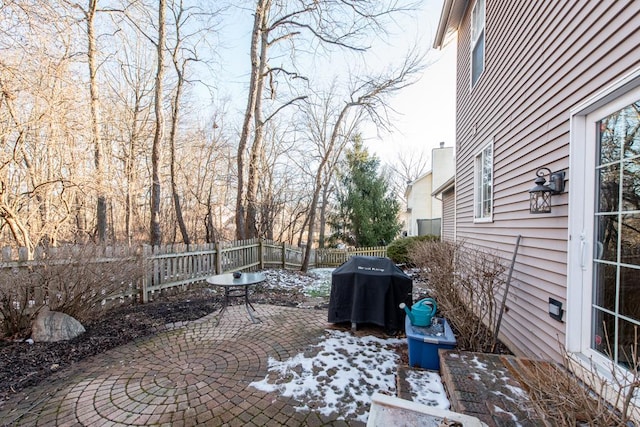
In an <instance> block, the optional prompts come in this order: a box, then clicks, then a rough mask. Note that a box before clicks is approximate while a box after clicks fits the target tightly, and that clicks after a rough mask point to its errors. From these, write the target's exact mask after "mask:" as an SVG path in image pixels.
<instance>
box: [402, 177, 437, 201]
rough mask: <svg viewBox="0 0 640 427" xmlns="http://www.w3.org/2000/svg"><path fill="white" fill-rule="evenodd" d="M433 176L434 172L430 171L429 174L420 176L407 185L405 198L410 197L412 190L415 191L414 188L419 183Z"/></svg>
mask: <svg viewBox="0 0 640 427" xmlns="http://www.w3.org/2000/svg"><path fill="white" fill-rule="evenodd" d="M431 174H432V171H429V172H427V173H424V174H422V175H420V176H419V177H417V178H416V179H414V180H413V181H411V182H409V183H408V184H407V188H406V190H404V197H409V194H410V193H411V190H412V189H413V186H414V185H415V184H416V183H417V182H419V181H421V180H423V179H424V178H426V177H428V176H429V175H431Z"/></svg>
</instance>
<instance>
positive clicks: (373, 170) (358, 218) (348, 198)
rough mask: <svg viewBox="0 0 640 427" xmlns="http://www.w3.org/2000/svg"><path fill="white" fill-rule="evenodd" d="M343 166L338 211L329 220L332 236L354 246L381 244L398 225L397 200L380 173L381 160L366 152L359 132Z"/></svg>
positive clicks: (340, 175) (398, 205) (391, 238)
mask: <svg viewBox="0 0 640 427" xmlns="http://www.w3.org/2000/svg"><path fill="white" fill-rule="evenodd" d="M346 158H347V162H346V168H345V169H344V170H342V171H340V173H339V175H338V179H339V185H338V191H337V194H336V198H337V202H338V206H337V213H336V214H335V215H333V216H332V217H331V219H330V221H329V224H330V225H331V226H332V228H333V229H334V230H335V232H334V234H333V236H332V237H333V239H335V240H342V241H343V242H345V243H348V244H350V245H353V246H356V247H365V246H377V245H384V244H387V243H389V242H390V241H391V240H393V239H394V238H395V237H396V236H397V234H398V232H399V231H400V229H401V225H400V223H399V222H398V212H399V211H400V203H399V202H398V201H397V200H396V199H395V198H394V197H393V196H392V195H391V194H390V191H389V182H388V179H387V178H386V177H385V176H384V175H383V174H379V172H378V167H379V165H380V160H379V159H378V158H377V157H376V156H375V155H371V154H369V152H368V151H367V149H366V147H364V146H363V143H362V139H361V137H360V135H357V136H356V137H354V139H353V146H352V147H351V149H349V150H348V151H347V153H346Z"/></svg>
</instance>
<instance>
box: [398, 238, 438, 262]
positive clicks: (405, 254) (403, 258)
mask: <svg viewBox="0 0 640 427" xmlns="http://www.w3.org/2000/svg"><path fill="white" fill-rule="evenodd" d="M438 240H440V236H435V235H432V234H429V235H426V236H411V237H403V238H401V239H396V240H394V241H393V242H391V243H389V246H387V256H388V257H389V258H391V260H392V261H393V262H395V263H396V264H411V263H412V261H411V257H410V253H411V252H412V251H413V248H414V247H415V245H416V244H417V243H419V242H434V241H438Z"/></svg>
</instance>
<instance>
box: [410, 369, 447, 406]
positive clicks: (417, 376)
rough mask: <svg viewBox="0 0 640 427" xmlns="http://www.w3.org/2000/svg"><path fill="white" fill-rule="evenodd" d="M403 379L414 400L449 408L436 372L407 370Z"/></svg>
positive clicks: (440, 380)
mask: <svg viewBox="0 0 640 427" xmlns="http://www.w3.org/2000/svg"><path fill="white" fill-rule="evenodd" d="M405 379H406V381H407V383H408V384H409V386H410V388H411V395H412V396H413V401H414V402H417V403H422V404H423V405H427V406H435V407H436V408H439V409H449V407H450V406H451V405H450V403H449V399H447V395H446V392H445V391H444V386H443V385H442V379H441V378H440V375H438V374H437V373H436V372H431V371H421V370H411V371H407V375H406V377H405Z"/></svg>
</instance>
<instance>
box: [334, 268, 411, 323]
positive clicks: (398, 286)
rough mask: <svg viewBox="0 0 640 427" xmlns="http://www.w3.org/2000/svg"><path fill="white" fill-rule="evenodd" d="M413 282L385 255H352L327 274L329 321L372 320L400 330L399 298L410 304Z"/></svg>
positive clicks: (402, 316)
mask: <svg viewBox="0 0 640 427" xmlns="http://www.w3.org/2000/svg"><path fill="white" fill-rule="evenodd" d="M412 291H413V282H412V280H411V278H410V277H409V276H407V275H406V274H404V272H403V271H402V270H401V269H400V268H398V267H397V266H396V265H395V264H394V263H393V261H391V260H390V259H389V258H382V257H370V256H354V257H352V258H351V259H350V260H349V261H347V262H345V263H344V264H342V265H341V266H340V267H338V268H336V269H335V270H334V271H333V273H332V274H331V298H330V300H329V322H330V323H340V322H351V323H373V324H375V325H379V326H383V327H385V328H386V330H387V331H402V330H404V317H405V313H404V311H403V310H401V309H400V308H399V307H398V306H399V305H400V303H401V302H404V303H405V304H407V306H409V307H411V305H412V296H411V293H412Z"/></svg>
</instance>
